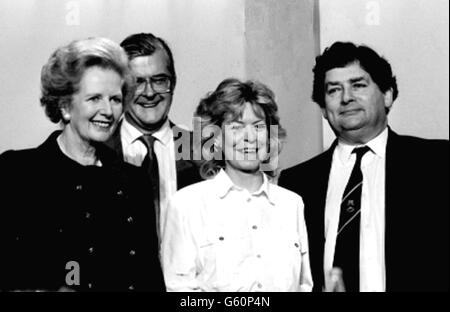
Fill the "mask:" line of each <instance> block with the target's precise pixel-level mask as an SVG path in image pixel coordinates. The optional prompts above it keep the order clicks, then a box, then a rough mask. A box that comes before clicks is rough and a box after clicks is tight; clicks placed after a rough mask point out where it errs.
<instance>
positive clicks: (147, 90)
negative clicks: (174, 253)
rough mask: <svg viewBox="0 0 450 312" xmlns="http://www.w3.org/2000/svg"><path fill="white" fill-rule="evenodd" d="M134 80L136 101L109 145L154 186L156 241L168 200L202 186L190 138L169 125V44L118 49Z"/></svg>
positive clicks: (139, 38)
mask: <svg viewBox="0 0 450 312" xmlns="http://www.w3.org/2000/svg"><path fill="white" fill-rule="evenodd" d="M120 45H121V46H122V47H123V48H124V50H125V52H126V53H127V54H128V57H129V59H130V67H131V70H132V73H133V75H134V76H135V79H136V90H135V92H134V97H133V98H132V99H130V100H129V101H127V102H128V103H127V106H126V108H125V113H124V118H123V119H122V121H121V123H120V124H119V126H118V127H117V130H116V132H115V133H114V135H113V136H112V138H111V139H110V140H109V142H107V144H108V145H109V146H110V147H112V148H113V149H115V150H116V151H117V153H118V154H119V155H120V156H121V157H123V159H124V160H125V161H126V162H128V163H131V164H133V165H136V166H142V167H145V170H147V172H148V176H149V178H150V180H151V181H152V183H153V185H154V187H155V188H154V190H153V192H154V193H155V194H154V195H155V196H154V197H155V198H156V202H155V207H156V209H157V211H156V215H157V220H156V222H157V228H158V236H159V238H161V233H162V231H163V226H164V216H165V209H166V206H167V204H168V200H169V198H170V197H171V196H172V195H173V194H174V193H175V192H176V191H177V190H178V189H180V188H182V187H184V186H187V185H190V184H192V183H195V182H199V181H201V177H200V174H199V170H198V165H199V162H197V161H195V160H193V152H192V145H193V135H192V132H190V131H188V130H186V129H183V128H181V127H178V126H176V125H175V124H174V123H172V122H171V121H170V120H169V119H168V114H169V111H170V107H171V105H172V98H173V92H174V89H175V85H176V81H177V77H176V73H175V66H174V59H173V56H172V52H171V50H170V48H169V46H168V45H167V43H166V42H165V41H164V40H163V39H162V38H159V37H156V36H154V35H153V34H150V33H140V34H133V35H130V36H128V37H127V38H125V39H124V40H123V41H122V43H121V44H120Z"/></svg>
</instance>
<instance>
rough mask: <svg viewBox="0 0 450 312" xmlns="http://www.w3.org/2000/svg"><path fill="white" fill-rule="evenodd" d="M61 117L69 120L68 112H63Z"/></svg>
mask: <svg viewBox="0 0 450 312" xmlns="http://www.w3.org/2000/svg"><path fill="white" fill-rule="evenodd" d="M63 119H64V120H65V121H69V120H70V115H69V114H68V113H64V114H63Z"/></svg>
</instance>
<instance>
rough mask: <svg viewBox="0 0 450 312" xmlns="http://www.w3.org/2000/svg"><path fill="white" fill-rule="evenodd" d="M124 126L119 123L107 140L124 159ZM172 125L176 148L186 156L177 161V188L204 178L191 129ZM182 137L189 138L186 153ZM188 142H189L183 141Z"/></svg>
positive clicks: (180, 153) (108, 144) (107, 143)
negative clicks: (195, 157)
mask: <svg viewBox="0 0 450 312" xmlns="http://www.w3.org/2000/svg"><path fill="white" fill-rule="evenodd" d="M121 127H122V122H120V123H119V125H118V126H117V128H116V131H115V132H114V134H113V135H112V136H111V138H110V139H109V140H108V141H107V142H106V145H107V146H108V147H110V148H112V149H113V150H114V151H115V152H116V153H117V155H118V157H120V158H121V159H124V155H123V147H122V139H121V136H120V128H121ZM170 127H171V128H172V132H173V135H174V137H173V139H174V142H175V148H176V149H177V151H176V152H177V153H178V154H179V155H184V156H186V157H183V158H181V159H178V160H174V161H175V166H176V171H177V190H179V189H181V188H183V187H185V186H188V185H191V184H194V183H196V182H200V181H202V180H203V179H202V178H201V176H200V171H199V168H200V166H201V161H200V160H194V157H193V155H194V149H193V144H194V139H193V133H192V132H191V131H188V130H185V129H182V128H180V127H178V126H176V125H175V124H174V123H172V122H170ZM182 138H184V139H185V138H189V150H188V151H187V152H186V151H184V152H185V153H182V152H183V151H182V148H186V146H185V145H184V144H181V139H182ZM183 143H187V142H183Z"/></svg>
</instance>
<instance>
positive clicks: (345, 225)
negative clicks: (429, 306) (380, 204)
mask: <svg viewBox="0 0 450 312" xmlns="http://www.w3.org/2000/svg"><path fill="white" fill-rule="evenodd" d="M369 150H370V148H369V147H367V146H363V147H357V148H355V149H354V150H353V151H352V153H355V154H356V162H355V165H354V166H353V170H352V173H351V175H350V178H349V180H348V183H347V186H346V187H345V191H344V195H343V196H342V202H341V211H340V215H339V227H338V233H337V237H336V248H335V252H334V263H333V266H334V267H339V268H341V269H342V275H343V279H344V283H345V290H346V291H349V292H357V291H359V232H360V223H361V222H360V220H361V191H362V183H363V174H362V171H361V159H362V157H363V156H364V154H365V153H367V152H368V151H369Z"/></svg>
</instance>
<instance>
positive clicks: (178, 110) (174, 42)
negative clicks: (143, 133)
mask: <svg viewBox="0 0 450 312" xmlns="http://www.w3.org/2000/svg"><path fill="white" fill-rule="evenodd" d="M313 6H314V0H283V1H279V0H258V1H255V0H76V1H67V0H66V1H63V0H1V1H0V42H1V44H2V45H1V48H0V68H1V70H0V94H2V98H1V101H0V153H1V152H3V151H4V150H6V149H11V148H14V149H19V148H25V147H34V146H36V145H38V144H39V143H41V142H42V141H43V140H44V139H45V138H46V137H47V136H48V134H49V133H50V132H51V131H52V130H53V129H55V128H56V125H54V124H52V123H51V122H50V121H49V120H48V119H47V118H46V117H45V114H44V111H43V109H42V108H41V107H40V104H39V96H40V91H39V83H40V82H39V77H40V70H41V67H42V65H44V63H45V62H46V61H47V59H48V57H49V56H50V54H51V53H52V51H53V50H54V49H55V48H56V47H58V46H60V45H62V44H65V43H68V42H69V41H71V40H73V39H78V38H85V37H88V36H104V37H108V38H111V39H113V40H115V41H117V42H120V41H122V40H123V39H124V38H125V37H126V36H127V35H129V34H132V33H136V32H152V33H154V34H156V35H158V36H161V37H162V38H164V39H166V40H167V42H168V43H169V45H170V46H171V48H172V50H173V54H174V58H175V67H176V70H177V73H178V83H177V87H176V90H175V96H174V103H173V105H172V110H171V114H170V117H171V119H173V120H174V121H175V122H176V123H180V124H183V125H185V126H187V127H189V128H190V127H191V117H192V114H193V112H194V109H195V107H196V106H197V105H198V102H199V100H200V98H201V97H203V96H205V94H206V93H207V92H208V91H211V90H213V89H214V88H215V87H216V86H217V85H218V83H219V82H220V81H222V80H223V79H225V78H227V77H231V76H233V77H237V78H241V79H250V78H251V79H256V80H259V81H261V82H263V83H266V84H268V85H269V87H271V88H272V89H273V91H274V92H275V94H276V96H277V99H278V104H279V106H280V116H281V120H282V123H283V125H284V126H285V128H286V129H287V131H288V142H287V145H286V147H285V150H284V151H283V153H282V155H281V162H282V165H283V166H284V167H286V166H290V165H293V164H295V163H298V162H300V161H302V160H305V159H307V158H309V157H312V156H313V155H315V154H316V153H318V152H319V151H320V149H321V141H322V139H321V124H320V115H319V114H318V112H319V111H318V109H317V108H316V107H315V106H314V105H312V104H311V101H310V100H309V97H310V93H311V84H312V75H311V68H312V65H313V61H314V54H315V47H316V46H317V42H316V41H317V40H316V39H315V38H314V35H313Z"/></svg>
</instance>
